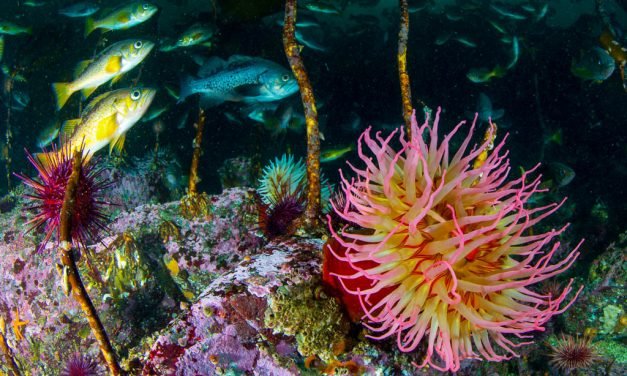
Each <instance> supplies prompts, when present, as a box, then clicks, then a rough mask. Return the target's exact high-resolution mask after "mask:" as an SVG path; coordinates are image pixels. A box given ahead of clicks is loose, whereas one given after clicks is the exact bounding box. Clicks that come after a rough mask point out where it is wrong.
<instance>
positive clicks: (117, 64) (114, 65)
mask: <svg viewBox="0 0 627 376" xmlns="http://www.w3.org/2000/svg"><path fill="white" fill-rule="evenodd" d="M120 70H122V56H119V55H114V56H111V57H110V58H109V60H107V64H106V65H105V71H106V72H107V73H118V72H119V71H120Z"/></svg>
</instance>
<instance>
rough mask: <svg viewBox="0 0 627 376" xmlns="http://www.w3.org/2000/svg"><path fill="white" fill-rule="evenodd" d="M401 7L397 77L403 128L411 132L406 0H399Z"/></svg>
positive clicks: (407, 10) (407, 9)
mask: <svg viewBox="0 0 627 376" xmlns="http://www.w3.org/2000/svg"><path fill="white" fill-rule="evenodd" d="M399 3H400V8H401V20H400V28H399V31H398V53H397V60H398V78H399V81H400V84H401V101H402V105H403V120H404V121H405V130H406V131H407V134H408V135H409V132H411V115H412V110H413V109H412V105H411V87H410V86H409V73H407V39H408V34H409V7H408V5H407V0H399Z"/></svg>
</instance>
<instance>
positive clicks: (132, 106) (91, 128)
mask: <svg viewBox="0 0 627 376" xmlns="http://www.w3.org/2000/svg"><path fill="white" fill-rule="evenodd" d="M155 93H156V90H155V89H150V88H132V89H131V88H129V89H119V90H113V91H110V92H108V93H104V94H101V95H99V96H97V97H96V98H94V99H93V100H92V101H91V102H89V104H88V105H87V106H86V107H85V109H84V110H83V112H82V113H81V117H80V118H79V119H72V120H68V121H66V122H65V123H63V126H62V127H61V136H60V139H61V143H62V146H61V147H60V148H59V150H63V149H65V148H67V149H65V150H69V151H71V152H72V153H73V152H74V151H76V150H80V149H81V147H82V148H83V156H84V158H85V159H86V160H87V159H89V158H91V156H92V155H93V154H94V153H95V152H97V151H98V150H100V149H102V148H103V147H105V146H107V145H109V153H111V151H112V150H113V149H116V150H117V151H121V150H122V148H123V147H124V140H125V138H126V132H127V131H128V130H129V129H130V128H131V127H132V126H133V125H135V123H137V121H138V120H139V119H140V118H141V117H142V116H143V115H144V113H145V112H146V110H147V109H148V107H149V106H150V104H151V103H152V100H153V99H154V97H155ZM37 158H38V159H39V161H41V162H43V163H45V161H47V160H50V156H46V155H41V154H40V155H38V156H37Z"/></svg>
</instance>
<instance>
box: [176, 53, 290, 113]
mask: <svg viewBox="0 0 627 376" xmlns="http://www.w3.org/2000/svg"><path fill="white" fill-rule="evenodd" d="M198 76H199V77H200V78H193V77H190V76H187V77H184V78H183V79H182V80H181V93H180V95H179V103H180V102H182V101H184V100H185V98H187V97H188V96H190V95H194V94H200V95H201V105H202V106H204V107H205V108H207V107H213V106H217V105H219V104H221V103H222V102H225V101H230V102H245V103H255V102H273V101H278V100H281V99H283V98H286V97H288V96H290V95H292V94H294V93H296V92H297V91H298V83H297V81H296V79H295V78H294V75H293V74H292V72H290V71H289V70H287V69H286V68H284V67H282V66H280V65H279V64H277V63H274V62H272V61H269V60H265V59H261V58H257V57H249V56H241V55H234V56H231V57H230V58H229V60H228V61H224V60H222V59H220V58H211V59H209V60H208V61H207V62H206V63H205V64H204V65H203V66H202V67H201V68H200V70H199V71H198Z"/></svg>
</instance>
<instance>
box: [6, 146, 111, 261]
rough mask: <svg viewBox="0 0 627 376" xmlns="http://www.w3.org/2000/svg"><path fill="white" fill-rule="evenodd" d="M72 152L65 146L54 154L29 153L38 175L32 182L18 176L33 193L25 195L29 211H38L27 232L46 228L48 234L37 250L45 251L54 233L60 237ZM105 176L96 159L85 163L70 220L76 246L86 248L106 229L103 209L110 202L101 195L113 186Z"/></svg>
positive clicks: (29, 222)
mask: <svg viewBox="0 0 627 376" xmlns="http://www.w3.org/2000/svg"><path fill="white" fill-rule="evenodd" d="M69 150H70V149H69V148H67V147H64V148H61V149H60V150H59V151H58V152H57V150H55V149H54V148H53V150H52V152H51V153H42V154H38V155H35V156H33V155H32V154H30V153H29V152H28V151H27V152H26V155H27V158H28V160H29V161H30V162H31V163H32V164H33V166H34V167H35V168H36V169H37V173H38V175H39V176H38V177H37V178H34V179H33V178H29V177H27V176H24V175H20V174H16V176H17V177H19V178H20V179H22V181H23V182H24V184H26V185H27V186H29V187H31V188H32V189H33V191H34V192H33V193H29V194H26V195H25V197H26V198H28V199H30V200H31V201H32V202H33V203H32V205H30V206H29V207H28V208H27V209H29V210H32V211H34V212H35V217H34V218H32V219H31V220H30V221H28V223H27V224H28V225H30V228H29V229H28V231H31V230H33V229H35V228H41V227H45V233H46V235H45V237H44V240H43V242H42V243H41V244H40V246H39V248H38V250H41V249H43V247H44V246H45V245H46V243H48V241H49V240H50V238H51V237H52V234H53V233H55V232H56V233H57V238H58V235H59V234H58V233H59V224H60V217H61V206H62V205H63V198H64V196H65V189H66V187H67V184H68V180H69V178H70V175H71V174H72V155H71V153H70V151H69ZM102 173H103V170H102V169H100V168H97V167H96V164H95V161H94V160H92V161H91V162H83V167H82V169H81V176H80V178H79V183H78V187H77V191H76V201H75V204H74V211H73V213H72V218H71V221H72V233H71V237H72V242H74V243H75V245H82V246H84V245H85V244H86V243H87V241H88V240H94V239H96V238H97V235H98V232H99V231H100V230H102V229H104V228H105V221H106V220H107V217H106V215H105V214H104V212H103V206H105V205H109V203H108V202H105V201H102V200H101V195H102V192H103V190H104V189H105V188H107V187H108V186H110V184H111V183H110V182H107V181H105V180H104V177H103V174H102Z"/></svg>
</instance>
